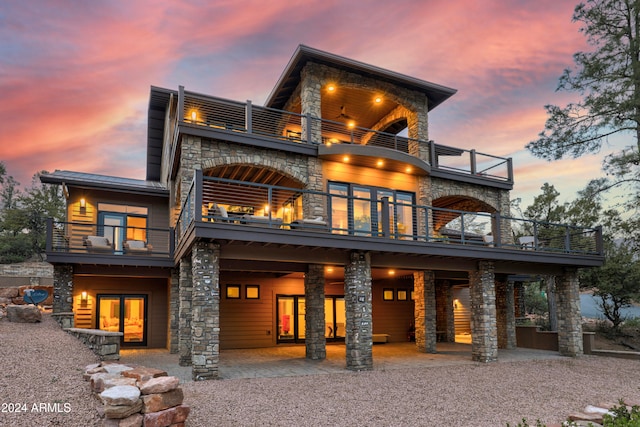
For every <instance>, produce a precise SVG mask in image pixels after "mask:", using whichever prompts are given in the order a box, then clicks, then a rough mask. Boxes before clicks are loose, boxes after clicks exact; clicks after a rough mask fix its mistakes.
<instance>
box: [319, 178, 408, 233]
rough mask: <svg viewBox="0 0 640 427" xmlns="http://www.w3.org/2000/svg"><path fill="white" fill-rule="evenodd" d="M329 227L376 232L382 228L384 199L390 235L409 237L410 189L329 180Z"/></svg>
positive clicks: (349, 231) (339, 230)
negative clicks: (387, 210)
mask: <svg viewBox="0 0 640 427" xmlns="http://www.w3.org/2000/svg"><path fill="white" fill-rule="evenodd" d="M329 193H331V200H330V203H331V228H332V230H333V232H334V233H338V234H354V235H357V236H358V235H360V236H371V235H374V236H377V235H381V234H382V233H383V231H384V225H385V224H383V221H382V220H383V218H385V217H386V216H387V215H386V212H383V211H382V209H383V206H385V203H388V209H389V212H388V218H389V224H388V231H389V233H390V234H391V237H393V238H398V239H407V238H408V239H411V238H413V235H414V234H415V230H414V228H415V227H414V224H415V220H414V215H415V214H414V208H413V204H414V199H415V196H414V193H409V192H404V191H396V190H389V189H384V188H376V187H368V186H361V185H351V184H347V183H340V182H330V183H329Z"/></svg>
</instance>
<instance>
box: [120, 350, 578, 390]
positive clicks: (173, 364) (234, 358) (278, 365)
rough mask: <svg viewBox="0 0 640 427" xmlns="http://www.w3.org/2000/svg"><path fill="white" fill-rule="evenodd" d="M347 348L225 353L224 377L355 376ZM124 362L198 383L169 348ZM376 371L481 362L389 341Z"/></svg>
mask: <svg viewBox="0 0 640 427" xmlns="http://www.w3.org/2000/svg"><path fill="white" fill-rule="evenodd" d="M345 348H346V347H345V345H344V344H338V343H336V344H327V347H326V349H327V358H326V359H324V360H310V359H307V358H305V346H304V344H298V345H280V346H277V347H269V348H255V349H241V350H222V351H221V352H220V363H219V372H220V376H219V378H220V379H240V378H273V377H292V376H305V375H322V374H336V373H344V374H347V373H352V371H349V370H347V369H346V365H345V351H346V350H345ZM120 356H121V357H120V362H121V363H133V364H139V365H144V366H148V367H153V368H157V369H162V370H165V371H167V373H168V374H169V375H173V376H176V377H178V378H180V381H181V382H190V381H192V376H191V367H190V366H180V365H178V359H179V355H178V354H170V353H169V351H168V350H155V349H151V350H146V349H145V350H126V349H125V350H121V352H120ZM373 356H374V357H373V359H374V363H373V370H374V371H389V370H396V369H415V368H428V367H436V366H454V365H473V364H480V362H474V361H472V360H471V345H469V344H460V343H438V344H437V353H420V352H417V351H416V344H415V343H414V342H401V343H386V344H377V345H374V346H373ZM540 359H566V357H564V356H561V355H560V354H559V353H558V352H555V351H545V350H532V349H527V348H516V349H513V350H503V349H500V350H498V362H499V363H509V362H515V361H523V360H540Z"/></svg>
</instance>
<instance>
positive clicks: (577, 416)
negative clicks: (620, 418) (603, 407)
mask: <svg viewBox="0 0 640 427" xmlns="http://www.w3.org/2000/svg"><path fill="white" fill-rule="evenodd" d="M568 418H569V419H570V420H571V421H591V422H592V423H598V424H602V414H596V413H586V412H574V413H573V414H570V415H569V417H568Z"/></svg>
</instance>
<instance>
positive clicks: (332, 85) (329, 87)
mask: <svg viewBox="0 0 640 427" xmlns="http://www.w3.org/2000/svg"><path fill="white" fill-rule="evenodd" d="M335 90H336V85H334V84H332V83H331V84H329V85H328V86H327V92H335Z"/></svg>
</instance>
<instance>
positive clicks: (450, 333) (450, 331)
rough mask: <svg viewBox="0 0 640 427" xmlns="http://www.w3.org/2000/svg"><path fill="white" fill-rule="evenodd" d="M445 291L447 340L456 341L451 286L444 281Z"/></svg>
mask: <svg viewBox="0 0 640 427" xmlns="http://www.w3.org/2000/svg"><path fill="white" fill-rule="evenodd" d="M446 293H447V302H446V305H447V310H446V312H447V329H446V331H447V342H456V319H455V315H454V314H453V286H451V284H450V283H449V282H448V281H446Z"/></svg>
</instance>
